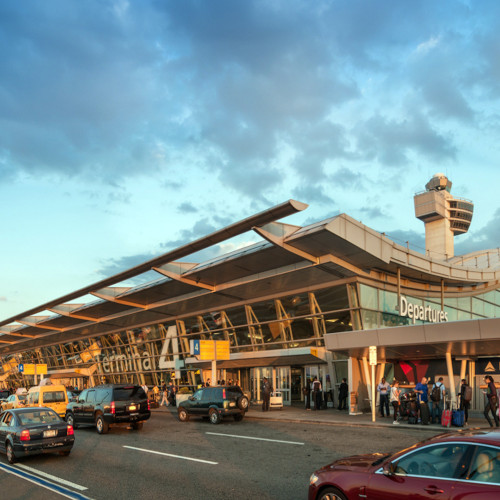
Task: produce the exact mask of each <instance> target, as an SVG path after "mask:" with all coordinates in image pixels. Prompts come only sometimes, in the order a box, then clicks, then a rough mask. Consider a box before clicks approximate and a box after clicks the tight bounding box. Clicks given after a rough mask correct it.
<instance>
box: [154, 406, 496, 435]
mask: <svg viewBox="0 0 500 500" xmlns="http://www.w3.org/2000/svg"><path fill="white" fill-rule="evenodd" d="M151 411H153V412H166V411H169V412H175V407H168V408H166V407H164V406H163V407H161V408H153V409H152V410H151ZM245 418H250V419H256V420H276V421H281V422H307V423H311V424H315V423H316V424H323V425H337V426H339V425H340V426H348V427H360V426H368V427H393V428H400V427H403V428H408V429H412V430H424V431H430V430H435V431H436V433H437V432H453V431H456V430H459V429H470V428H474V427H483V428H488V429H489V425H488V423H487V422H486V420H485V419H484V417H482V416H481V417H479V416H477V415H474V416H473V415H469V425H468V426H467V427H453V426H450V427H449V428H447V427H442V426H441V425H438V424H430V425H422V424H416V425H410V424H408V423H407V422H406V421H402V422H400V423H399V425H394V424H393V423H392V416H391V417H389V418H382V417H380V416H379V415H377V416H376V420H375V422H372V415H371V413H363V414H361V415H349V414H348V412H347V411H339V410H336V409H333V408H328V409H326V410H319V411H314V410H306V409H305V408H301V407H297V406H285V407H283V409H282V410H277V409H272V410H269V411H265V412H263V411H262V409H261V407H260V405H251V406H250V409H249V410H248V412H247V414H246V416H245Z"/></svg>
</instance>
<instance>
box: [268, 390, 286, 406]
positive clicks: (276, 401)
mask: <svg viewBox="0 0 500 500" xmlns="http://www.w3.org/2000/svg"><path fill="white" fill-rule="evenodd" d="M273 408H278V409H279V410H282V409H283V394H281V392H273V393H272V394H271V397H270V398H269V409H273Z"/></svg>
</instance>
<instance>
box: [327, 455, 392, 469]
mask: <svg viewBox="0 0 500 500" xmlns="http://www.w3.org/2000/svg"><path fill="white" fill-rule="evenodd" d="M388 456H389V454H388V453H370V454H367V455H354V456H352V457H347V458H341V459H340V460H336V461H335V462H332V463H331V464H330V465H327V466H326V467H323V468H322V469H321V470H325V471H326V470H331V469H337V470H338V469H344V470H361V469H369V468H371V467H381V465H382V463H383V462H384V460H385V458H386V457H388Z"/></svg>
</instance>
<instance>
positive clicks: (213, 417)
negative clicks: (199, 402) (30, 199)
mask: <svg viewBox="0 0 500 500" xmlns="http://www.w3.org/2000/svg"><path fill="white" fill-rule="evenodd" d="M208 418H209V419H210V422H211V423H212V424H220V421H221V418H220V413H219V412H218V411H217V410H216V409H215V408H211V409H210V411H209V412H208Z"/></svg>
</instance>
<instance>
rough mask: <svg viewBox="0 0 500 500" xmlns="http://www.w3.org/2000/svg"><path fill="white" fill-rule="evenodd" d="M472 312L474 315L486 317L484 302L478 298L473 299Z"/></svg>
mask: <svg viewBox="0 0 500 500" xmlns="http://www.w3.org/2000/svg"><path fill="white" fill-rule="evenodd" d="M472 312H473V313H474V314H480V315H484V301H483V300H481V299H478V298H476V297H472Z"/></svg>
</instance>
